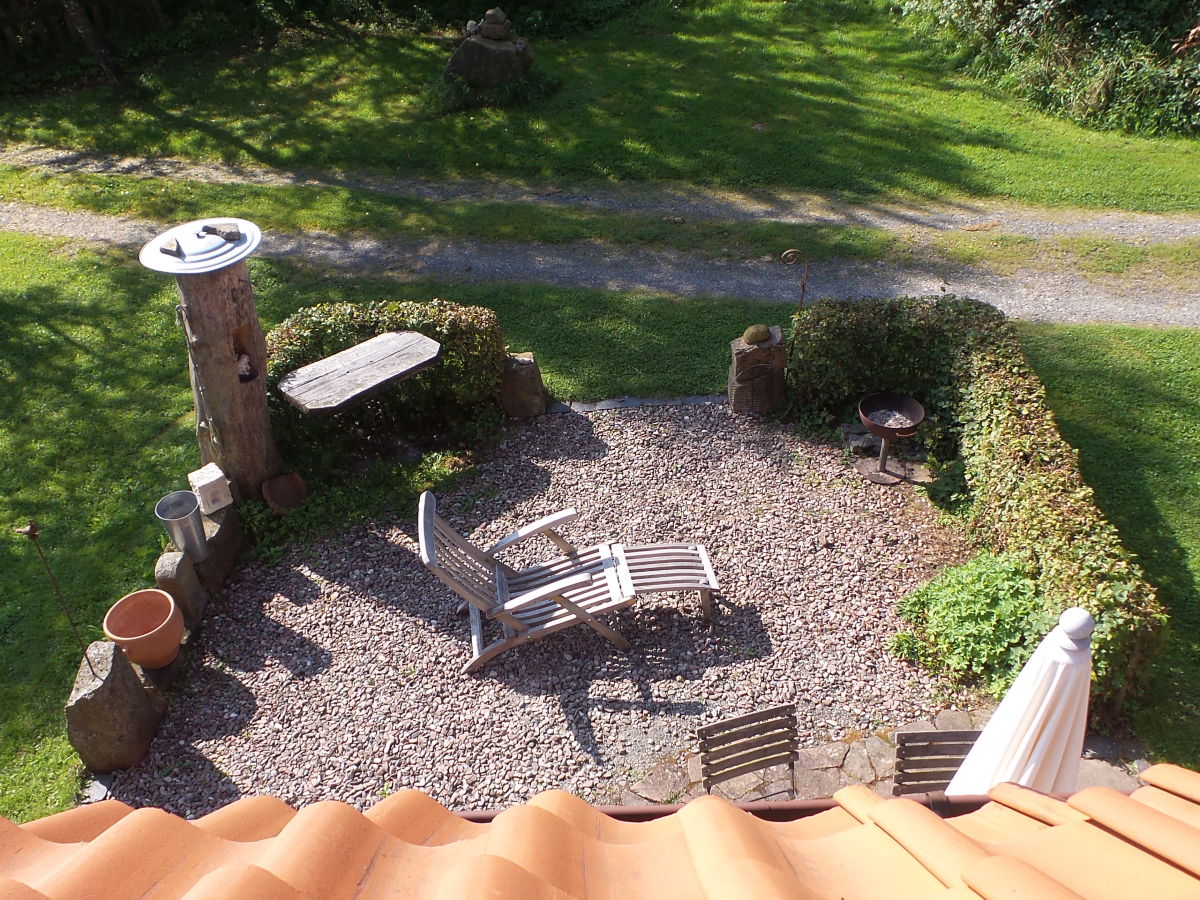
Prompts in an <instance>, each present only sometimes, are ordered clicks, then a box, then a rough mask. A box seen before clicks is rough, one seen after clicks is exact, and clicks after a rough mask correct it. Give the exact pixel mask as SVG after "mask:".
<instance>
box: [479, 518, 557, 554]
mask: <svg viewBox="0 0 1200 900" xmlns="http://www.w3.org/2000/svg"><path fill="white" fill-rule="evenodd" d="M577 518H579V512H578V511H577V510H576V509H575V508H574V507H569V508H567V509H564V510H562V511H561V512H556V513H554V515H551V516H546V517H545V518H542V519H538V520H537V521H536V522H531V523H530V524H528V525H526V526H525V527H524V528H518V529H517V530H516V531H514V532H513V533H512V534H510V535H508V536H506V537H502V538H500V540H498V541H496V543H494V544H492V546H490V547H489V548H488V549H487V550H486V551H485V552H486V553H487V555H488V556H495V555H496V554H497V553H499V552H500V551H501V550H503V549H504V548H505V547H511V546H512V545H513V544H517V543H520V542H521V541H523V540H525V539H526V538H531V537H533V536H534V535H535V534H542V533H545V535H546V537H547V538H549V539H550V542H551V543H553V544H554V546H556V547H557V548H558V549H559V550H561V551H562V552H563V553H570V552H571V551H573V550H574V549H575V548H574V547H573V546H572V545H571V544H569V543H567V541H566V540H564V539H563V537H562V536H561V535H560V534H558V533H557V532H556V531H555V530H554V529H555V528H558V527H559V526H560V525H566V524H567V523H568V522H573V521H575V520H576V519H577Z"/></svg>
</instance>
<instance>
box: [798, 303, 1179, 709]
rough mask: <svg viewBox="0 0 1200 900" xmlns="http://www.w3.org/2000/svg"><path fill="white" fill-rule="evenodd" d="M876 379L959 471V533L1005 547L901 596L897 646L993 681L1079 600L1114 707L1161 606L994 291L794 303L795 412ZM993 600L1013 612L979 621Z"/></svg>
mask: <svg viewBox="0 0 1200 900" xmlns="http://www.w3.org/2000/svg"><path fill="white" fill-rule="evenodd" d="M881 390H896V391H901V392H903V393H907V394H910V395H912V396H914V397H916V398H917V399H918V400H920V401H921V402H922V403H923V404H924V406H925V408H926V411H927V418H928V420H929V423H930V424H929V426H928V427H927V433H928V435H929V439H930V442H931V444H932V445H933V447H934V449H935V453H936V454H937V455H938V456H939V457H940V459H941V460H943V461H951V460H953V461H954V462H955V468H956V469H957V470H958V471H960V472H961V473H962V475H963V476H964V477H965V481H966V490H967V500H966V504H965V507H964V508H963V509H962V510H961V512H960V514H961V516H962V522H963V525H964V527H965V531H966V533H967V535H968V536H969V537H970V538H971V539H972V540H973V541H974V542H975V543H976V544H977V545H978V546H979V547H980V548H981V549H984V550H987V551H989V552H990V553H992V554H1002V560H1001V562H1000V563H992V562H988V561H987V558H980V559H977V560H975V561H973V562H972V563H968V564H967V566H968V567H970V568H968V569H967V571H965V572H963V573H961V575H954V574H948V575H947V576H946V577H943V578H941V579H939V580H937V581H935V582H932V583H931V584H930V585H929V586H928V587H927V588H925V589H923V590H922V591H919V592H917V593H916V594H914V595H912V596H910V597H909V598H908V599H907V600H906V601H905V602H904V603H903V605H902V613H903V614H904V615H905V616H906V618H908V619H909V621H910V622H912V624H913V634H912V635H911V636H909V637H906V638H903V639H901V640H900V641H899V642H898V644H897V646H899V647H901V648H905V649H906V650H907V652H908V655H910V656H914V657H916V658H919V659H921V660H922V661H924V662H926V663H929V664H932V665H935V666H941V667H942V668H946V662H945V660H946V659H947V658H948V656H950V657H952V658H953V659H954V660H956V664H955V668H956V670H957V671H958V672H959V673H960V674H963V673H970V674H972V675H975V676H978V677H979V679H980V680H981V681H982V683H983V684H984V685H985V686H987V687H990V688H991V689H993V690H995V691H999V690H1003V689H1004V688H1005V687H1007V685H1008V684H1009V683H1011V680H1012V678H1013V677H1015V675H1016V672H1017V670H1018V669H1019V667H1020V665H1021V664H1022V663H1023V661H1024V659H1025V658H1026V657H1027V656H1028V654H1029V652H1031V651H1032V649H1033V647H1034V646H1035V645H1036V643H1037V642H1038V641H1039V640H1040V639H1041V637H1042V635H1044V634H1045V633H1046V632H1047V631H1048V630H1049V629H1050V628H1051V627H1053V625H1054V624H1055V622H1056V620H1057V617H1058V615H1059V613H1060V612H1061V611H1062V610H1064V609H1066V608H1067V607H1070V606H1082V607H1084V608H1085V609H1087V610H1088V611H1089V612H1090V613H1091V614H1092V615H1093V616H1095V618H1096V633H1095V635H1094V637H1093V640H1092V648H1093V711H1094V712H1095V713H1097V714H1098V715H1101V716H1103V715H1105V714H1113V713H1115V712H1116V711H1117V710H1118V709H1119V708H1120V706H1121V704H1122V703H1123V701H1124V699H1125V697H1126V695H1127V693H1128V692H1129V691H1130V690H1131V689H1132V688H1134V687H1136V685H1137V683H1138V679H1139V677H1140V676H1141V674H1142V673H1143V671H1144V668H1145V664H1146V662H1147V659H1148V656H1149V655H1150V653H1151V652H1152V651H1153V649H1154V648H1155V646H1156V642H1157V639H1158V637H1159V634H1160V632H1161V627H1162V625H1163V624H1164V623H1165V621H1166V614H1165V612H1164V610H1163V608H1162V606H1161V605H1160V604H1159V602H1158V600H1157V598H1156V597H1155V593H1154V589H1153V588H1152V587H1151V586H1150V585H1149V584H1148V583H1147V582H1146V580H1145V578H1144V577H1143V575H1142V571H1141V569H1140V568H1139V567H1138V566H1137V564H1136V563H1134V562H1133V560H1132V558H1131V557H1130V554H1129V553H1128V551H1126V550H1125V548H1124V547H1123V546H1122V545H1121V541H1120V539H1119V537H1118V535H1117V531H1116V529H1115V528H1114V527H1113V525H1112V524H1111V523H1109V522H1108V521H1107V520H1106V519H1105V518H1104V516H1103V515H1102V514H1101V513H1100V511H1099V510H1098V509H1097V507H1096V504H1095V499H1094V496H1093V493H1092V490H1091V488H1089V487H1088V486H1087V484H1085V483H1084V481H1083V477H1082V476H1081V475H1080V471H1079V459H1078V454H1077V453H1076V451H1075V450H1074V448H1072V447H1071V446H1070V445H1069V444H1067V442H1066V441H1065V440H1063V438H1062V436H1061V435H1060V434H1059V432H1058V427H1057V425H1056V423H1055V421H1054V417H1053V415H1052V413H1051V412H1050V409H1049V407H1048V406H1047V404H1046V399H1045V393H1044V390H1043V388H1042V384H1041V382H1040V381H1039V380H1038V378H1037V376H1036V375H1035V374H1034V372H1033V371H1032V370H1031V369H1030V367H1029V365H1028V363H1027V362H1026V361H1025V357H1024V354H1023V352H1022V350H1021V347H1020V343H1019V340H1018V337H1017V334H1016V331H1015V330H1014V329H1013V328H1012V326H1011V324H1010V323H1009V322H1008V320H1007V319H1006V318H1005V316H1004V315H1003V313H1001V312H999V311H998V310H996V309H995V308H994V307H992V306H989V305H987V304H985V303H980V302H978V301H975V300H968V299H962V298H957V297H953V296H943V297H929V298H901V299H890V300H867V301H857V300H855V301H827V302H821V303H818V304H815V305H813V306H810V307H808V308H806V309H803V310H801V311H799V312H798V313H797V314H796V316H795V318H794V320H793V336H792V344H791V354H790V357H789V363H788V391H789V402H790V404H791V409H792V412H793V413H794V414H796V415H798V416H803V417H805V418H808V419H812V418H814V417H818V418H825V417H831V418H833V417H843V416H848V415H851V414H852V410H853V408H854V405H855V404H856V403H857V401H858V399H859V398H861V397H862V396H863V395H864V394H868V393H871V392H873V391H881ZM843 420H845V419H843ZM1025 579H1028V580H1029V581H1030V582H1031V583H1032V585H1033V591H1034V596H1035V598H1036V603H1034V604H1032V605H1030V604H1027V603H1026V602H1025V601H1024V600H1023V599H1022V600H1021V601H1020V602H1016V601H1014V600H1013V598H1014V597H1022V598H1023V597H1024V596H1025V591H1024V587H1023V585H1024V580H1025ZM989 583H990V584H993V585H998V586H999V587H996V588H995V589H994V590H992V589H989V588H988V587H987V585H988V584H989ZM964 586H966V588H965V589H964ZM956 606H957V607H960V608H958V609H956V608H955V607H956ZM973 606H979V607H981V609H971V608H969V607H973ZM983 607H987V608H990V610H991V611H990V612H989V610H988V609H984V608H983ZM997 611H999V612H1002V614H1003V615H1004V616H1005V618H1006V619H1010V620H1017V621H1007V622H1006V627H1004V628H989V627H978V625H979V623H980V622H985V621H986V620H987V617H988V616H989V615H994V614H996V612H997ZM912 638H915V641H914V640H913V639H912ZM950 646H953V647H954V648H955V649H954V653H953V654H947V652H946V648H948V647H950ZM939 648H940V649H939Z"/></svg>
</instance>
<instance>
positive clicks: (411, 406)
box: [267, 299, 505, 464]
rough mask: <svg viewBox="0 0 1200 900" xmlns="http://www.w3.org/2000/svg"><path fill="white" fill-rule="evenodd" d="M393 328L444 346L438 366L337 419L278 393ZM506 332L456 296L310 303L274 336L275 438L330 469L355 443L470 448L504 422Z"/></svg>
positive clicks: (270, 377)
mask: <svg viewBox="0 0 1200 900" xmlns="http://www.w3.org/2000/svg"><path fill="white" fill-rule="evenodd" d="M388 331H416V332H418V333H420V334H423V335H425V336H426V337H430V338H433V339H434V340H435V341H438V342H439V343H440V344H441V345H442V355H441V359H440V360H439V361H438V362H437V363H435V364H434V365H433V366H432V367H430V368H428V369H426V370H424V371H422V372H420V373H418V374H416V375H414V376H412V377H410V378H408V379H406V380H404V381H401V382H399V383H397V384H395V385H392V386H391V387H389V388H387V389H386V390H385V391H384V392H383V393H381V394H377V395H376V396H375V397H373V398H372V399H370V400H368V401H367V402H365V403H363V404H361V405H359V406H356V407H353V408H351V409H349V410H347V411H345V412H342V413H337V414H335V415H332V416H313V415H308V414H305V413H302V412H300V411H299V410H298V409H296V408H295V407H293V406H292V405H291V404H289V403H288V402H287V401H285V400H284V399H283V397H282V396H281V395H280V393H279V391H278V390H277V385H278V384H279V380H280V379H281V378H282V377H283V376H284V375H286V374H287V373H288V372H291V371H293V370H294V369H298V368H300V367H301V366H305V365H308V364H310V363H314V362H316V361H317V360H320V359H323V358H325V357H327V356H331V355H332V354H334V353H337V352H339V351H341V350H346V349H348V348H349V347H353V346H354V345H355V344H359V343H361V342H363V341H365V340H368V339H369V338H372V337H375V336H376V335H380V334H383V333H385V332H388ZM504 362H505V345H504V333H503V331H501V329H500V323H499V321H498V320H497V319H496V314H495V313H494V312H492V311H491V310H490V309H486V308H484V307H481V306H462V305H460V304H458V303H453V302H450V301H448V300H441V299H434V300H431V301H429V302H428V303H415V302H410V301H393V302H371V303H362V304H358V303H329V304H318V305H316V306H310V307H308V308H306V309H302V310H300V311H299V312H298V313H296V314H295V315H293V316H290V317H289V318H287V319H285V320H284V321H283V322H280V323H279V325H277V326H276V327H275V328H274V329H272V330H271V332H270V333H269V334H268V335H267V385H268V396H269V398H270V404H271V419H272V425H273V427H274V429H275V437H276V439H277V440H278V442H279V444H280V449H281V450H282V451H283V453H284V455H285V456H286V457H288V458H289V459H291V460H292V461H293V462H294V463H295V462H309V463H310V464H311V463H317V464H322V463H328V462H329V461H330V458H331V457H335V456H336V455H339V454H341V453H342V452H343V451H344V450H345V449H346V448H347V447H348V446H352V445H353V444H355V443H366V444H368V445H370V444H374V445H377V446H386V445H387V444H389V443H394V442H395V441H396V440H397V439H399V440H405V441H412V442H414V443H417V444H420V445H424V446H433V445H441V446H445V445H453V444H458V445H461V444H470V443H476V442H478V441H480V440H483V439H485V438H486V437H487V436H488V435H490V434H491V433H492V432H493V431H494V430H495V428H496V427H497V426H498V424H499V422H500V419H501V413H500V406H499V392H500V378H501V376H502V374H503V372H504Z"/></svg>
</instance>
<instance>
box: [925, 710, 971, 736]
mask: <svg viewBox="0 0 1200 900" xmlns="http://www.w3.org/2000/svg"><path fill="white" fill-rule="evenodd" d="M933 724H934V725H936V726H937V730H938V731H970V730H971V729H972V727H973V726H972V725H971V714H970V713H968V712H967V711H966V710H965V709H943V710H942V711H941V712H939V713H938V714H937V717H936V718H935V719H934V720H933Z"/></svg>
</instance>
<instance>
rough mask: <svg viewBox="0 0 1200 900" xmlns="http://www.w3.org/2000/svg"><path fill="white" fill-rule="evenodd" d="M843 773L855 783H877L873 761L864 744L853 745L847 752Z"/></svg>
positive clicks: (843, 763)
mask: <svg viewBox="0 0 1200 900" xmlns="http://www.w3.org/2000/svg"><path fill="white" fill-rule="evenodd" d="M842 772H843V773H844V774H845V775H847V776H848V777H850V778H852V779H853V780H854V781H858V782H861V783H863V784H871V783H872V782H873V781H875V770H874V769H873V768H871V760H870V759H869V758H868V757H867V750H866V748H865V747H864V746H863V745H862V744H858V743H855V744H851V745H850V749H849V750H847V751H846V759H845V760H844V761H843V762H842Z"/></svg>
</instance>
